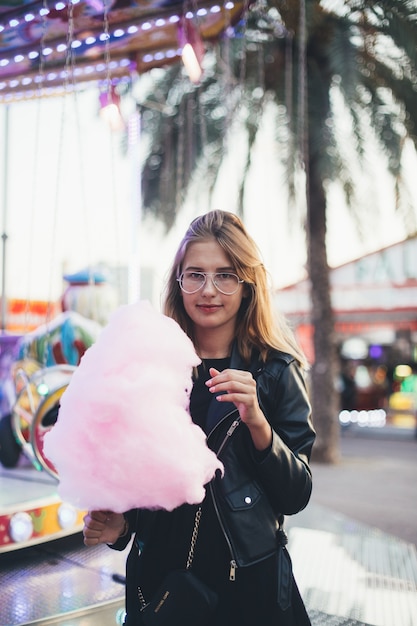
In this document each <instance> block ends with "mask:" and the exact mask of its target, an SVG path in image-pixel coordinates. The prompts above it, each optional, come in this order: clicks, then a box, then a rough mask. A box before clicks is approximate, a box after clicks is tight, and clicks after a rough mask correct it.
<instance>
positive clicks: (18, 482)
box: [0, 311, 98, 552]
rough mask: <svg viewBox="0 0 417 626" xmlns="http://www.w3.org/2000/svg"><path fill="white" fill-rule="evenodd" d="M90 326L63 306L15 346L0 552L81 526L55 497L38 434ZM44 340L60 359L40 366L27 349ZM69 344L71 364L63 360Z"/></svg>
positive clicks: (49, 423) (0, 432)
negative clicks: (50, 323)
mask: <svg viewBox="0 0 417 626" xmlns="http://www.w3.org/2000/svg"><path fill="white" fill-rule="evenodd" d="M95 328H96V327H95V325H94V324H93V323H92V322H91V320H83V318H82V316H80V315H79V314H77V313H75V312H71V311H68V312H66V313H63V314H61V315H60V316H58V317H57V318H56V320H55V322H54V324H53V326H50V327H48V329H47V330H46V329H45V328H41V329H40V330H38V331H37V332H35V333H31V334H28V335H27V336H26V337H24V338H23V339H22V340H21V342H20V343H21V345H20V346H19V344H18V346H17V356H18V357H19V356H22V358H18V359H17V360H16V361H15V363H14V364H13V365H12V376H13V384H14V387H15V401H14V403H13V404H12V407H11V411H10V413H8V414H6V415H4V416H3V417H2V418H1V422H0V424H1V427H0V461H1V463H2V466H3V467H2V468H1V472H0V484H1V496H0V552H6V551H10V550H16V549H20V548H23V547H27V546H30V545H34V544H37V543H41V542H45V541H50V540H53V539H56V538H59V537H63V536H65V535H68V534H72V533H75V532H79V531H80V529H81V528H82V518H83V512H82V511H79V510H77V509H75V508H74V507H73V506H72V505H70V504H67V503H65V502H62V501H61V500H60V498H59V497H58V494H57V485H58V482H59V477H58V474H57V472H56V469H55V468H54V466H53V464H52V463H51V462H50V461H49V460H48V459H47V458H46V457H45V455H44V453H43V438H44V436H45V434H46V433H47V432H48V430H50V429H51V428H52V427H53V425H54V424H55V422H56V420H57V415H58V409H59V401H60V398H61V396H62V394H63V393H64V391H65V389H66V388H67V386H68V384H69V381H70V379H71V376H72V374H73V372H74V370H75V369H76V365H77V363H78V362H79V359H80V357H81V356H82V354H83V352H84V351H85V350H86V349H87V348H88V347H89V346H90V345H91V344H92V343H93V341H94V338H95V336H96V333H94V332H93V333H92V332H91V330H92V329H95ZM97 332H98V325H97ZM67 337H71V338H70V340H69V341H68V338H67ZM49 341H50V342H51V343H50V346H52V349H51V350H50V356H49V360H50V359H53V360H54V361H55V358H54V356H53V355H54V353H55V355H58V354H60V357H61V362H58V363H56V362H54V364H53V365H49V366H47V367H44V366H42V364H41V362H39V360H37V359H35V358H33V357H32V356H28V354H29V353H31V354H34V350H33V348H34V346H40V347H41V350H45V349H47V348H48V342H49ZM69 342H70V343H69ZM62 346H64V350H62ZM68 349H70V350H71V352H72V357H71V356H70V357H69V360H71V361H72V363H73V364H70V363H68V362H65V358H68V356H69V354H68ZM19 352H20V353H21V354H19Z"/></svg>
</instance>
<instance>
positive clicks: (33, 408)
mask: <svg viewBox="0 0 417 626" xmlns="http://www.w3.org/2000/svg"><path fill="white" fill-rule="evenodd" d="M248 6H249V3H246V2H242V1H240V0H233V1H228V2H220V3H218V2H216V1H215V0H201V1H200V0H199V1H198V2H183V1H182V0H177V1H176V0H170V1H169V2H164V3H160V2H158V0H149V1H147V2H139V1H138V0H127V1H124V0H123V1H119V0H105V1H103V2H102V1H98V2H97V1H96V0H94V1H90V0H64V1H63V2H55V1H51V0H36V1H33V2H26V1H25V0H19V1H16V0H15V1H10V2H7V1H6V2H3V3H1V7H0V107H3V111H4V119H5V125H6V127H5V133H4V135H5V142H4V153H5V164H4V167H5V172H4V190H3V199H4V206H3V215H4V218H3V235H2V242H3V288H2V297H1V302H2V311H1V317H2V320H1V322H2V333H1V336H0V369H1V374H0V375H1V380H0V385H1V398H0V400H1V412H0V488H1V489H0V571H1V574H0V578H1V584H2V590H3V594H2V595H3V599H2V603H1V608H0V623H1V624H7V626H23V625H28V624H34V623H36V624H40V623H42V624H64V623H65V624H68V625H69V624H71V626H73V625H74V626H75V625H76V624H79V625H80V626H81V624H82V625H83V626H87V625H90V624H100V626H103V625H106V624H109V625H110V624H119V623H122V620H123V603H124V588H123V583H124V577H123V575H124V561H125V555H124V554H119V553H117V554H112V551H109V550H107V549H106V548H105V547H104V548H103V547H97V549H91V550H88V551H85V550H83V546H82V535H81V529H82V525H83V517H84V515H85V511H84V510H80V509H77V508H76V507H74V506H73V505H72V504H71V503H68V502H65V501H63V500H62V499H61V498H60V497H59V495H58V485H59V480H60V479H59V474H58V472H57V470H56V468H55V467H54V465H53V463H51V462H50V461H49V460H48V458H47V457H46V456H45V454H44V451H43V440H44V437H45V435H46V433H48V432H49V431H50V430H51V429H52V428H53V427H54V425H55V423H56V421H57V416H58V412H59V408H60V400H61V397H62V395H63V394H64V392H65V391H66V389H67V387H68V385H69V383H70V381H71V378H72V376H73V374H74V371H75V370H76V369H77V367H78V366H79V364H80V360H81V358H82V356H83V354H84V353H85V351H86V350H88V348H89V347H90V346H92V345H93V344H94V342H95V341H96V340H97V337H98V336H99V334H100V332H101V330H102V328H103V324H105V322H106V319H105V318H106V315H105V316H104V319H103V317H101V318H100V316H97V315H96V314H94V315H93V314H92V313H91V310H89V309H88V310H86V309H85V308H84V307H83V306H81V304H80V303H82V302H83V303H84V304H85V303H86V302H91V299H93V300H94V307H93V308H94V311H95V313H97V311H99V312H100V311H101V312H103V310H105V312H106V314H107V313H108V312H109V311H110V310H111V309H112V308H114V306H115V305H117V304H118V303H117V301H116V300H117V299H115V298H114V297H113V296H114V294H110V296H109V290H108V289H107V288H110V287H109V285H107V287H106V285H103V283H104V282H105V281H103V280H102V279H101V278H97V275H96V274H94V272H93V270H92V268H87V269H86V270H85V271H84V275H83V276H82V277H81V278H80V276H79V275H77V276H66V277H65V276H64V278H65V279H66V280H67V281H68V282H69V287H68V290H67V292H66V293H65V294H64V296H63V297H62V299H61V301H60V302H58V303H57V302H49V303H48V306H47V307H46V310H45V317H44V319H43V321H40V320H39V318H38V320H37V322H38V323H37V324H33V323H27V324H26V323H24V324H20V325H18V327H14V326H13V325H12V324H9V323H8V319H7V318H8V308H7V306H8V304H7V303H8V294H7V292H6V288H5V279H4V276H5V274H6V259H7V250H6V244H7V239H8V235H7V226H6V224H7V220H6V215H7V199H8V189H7V183H8V178H9V176H8V174H9V172H8V141H10V137H9V132H8V127H7V122H8V119H9V113H10V110H11V109H12V107H13V105H14V103H16V102H18V103H21V102H22V101H23V102H24V101H26V100H36V101H39V102H40V101H42V100H43V99H45V98H51V97H53V96H55V95H57V96H59V97H60V98H65V99H67V98H69V99H70V98H76V94H77V92H78V91H79V90H80V89H83V88H85V87H86V86H87V85H88V86H94V85H95V86H96V88H97V91H98V92H99V94H100V106H101V107H102V108H105V107H106V106H107V105H108V106H110V107H111V106H114V105H116V107H117V105H118V104H119V100H120V96H119V93H120V88H121V86H123V85H126V84H127V83H130V82H131V81H132V80H133V78H134V77H137V76H139V75H142V74H144V73H146V72H148V71H149V70H152V69H153V68H161V67H166V66H168V65H172V64H173V63H182V62H183V63H184V67H185V69H186V71H187V73H188V75H189V79H190V81H191V82H192V83H195V84H198V81H199V77H200V75H201V72H202V61H203V56H204V48H205V47H207V46H210V42H212V41H216V39H218V38H219V37H220V36H222V34H223V33H224V32H226V30H227V29H233V26H234V25H235V24H237V23H238V22H239V21H240V20H241V19H242V17H243V16H244V12H245V11H246V10H247V8H248ZM187 51H188V54H189V53H190V52H191V65H189V64H188V65H187V63H188V61H187V58H188V57H187V54H186V52H187ZM59 150H60V154H59V155H58V161H60V160H62V153H63V152H65V145H63V144H61V145H60V148H59ZM36 166H38V165H36ZM57 167H58V168H59V167H60V166H59V163H58V166H57ZM63 168H64V166H63V165H62V164H61V169H63ZM56 178H59V176H57V177H56ZM59 195H60V194H59V193H57V194H56V196H57V199H58V202H57V203H56V204H57V205H59ZM53 219H54V218H52V220H53ZM106 289H107V291H106ZM110 291H111V289H110ZM92 293H93V296H92ZM97 294H99V296H97ZM96 296H97V297H99V298H101V300H100V301H99V302H97V301H96ZM103 297H104V300H103ZM31 306H32V302H30V300H29V297H28V300H27V302H26V304H25V303H23V304H22V307H23V309H24V310H25V311H26V313H27V312H28V311H29V312H30V310H31ZM9 310H10V309H9ZM22 315H23V313H22ZM29 317H30V316H29ZM85 428H88V424H85ZM101 548H103V549H101ZM64 618H67V621H65V620H64Z"/></svg>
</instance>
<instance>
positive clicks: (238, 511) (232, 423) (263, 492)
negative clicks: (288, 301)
mask: <svg viewBox="0 0 417 626" xmlns="http://www.w3.org/2000/svg"><path fill="white" fill-rule="evenodd" d="M230 367H231V368H235V369H242V370H250V371H251V372H252V374H253V376H254V378H255V379H256V381H257V391H258V400H259V404H260V407H261V409H262V411H263V413H264V415H265V416H266V418H267V420H268V421H269V423H270V424H271V428H272V434H273V438H272V445H271V447H270V448H269V449H268V450H267V451H264V452H262V453H259V452H257V451H256V449H255V447H254V446H253V443H252V439H251V437H250V433H249V430H248V428H247V427H246V426H245V424H244V423H243V422H241V421H240V418H239V414H238V411H237V409H236V408H235V406H234V405H233V404H231V403H226V402H221V403H220V402H217V401H216V400H215V399H214V398H213V400H212V402H211V405H210V409H209V414H210V411H215V412H216V414H217V417H220V421H219V422H218V423H217V425H216V427H215V428H214V429H213V430H212V432H210V433H209V435H208V439H207V442H208V445H209V446H210V447H211V448H212V449H213V450H214V451H215V452H216V453H218V454H219V458H220V459H221V461H222V462H223V464H224V469H225V471H224V476H223V477H220V476H216V478H215V479H213V481H212V482H211V483H210V486H209V488H210V489H211V492H212V497H213V502H214V506H215V510H216V513H217V516H218V519H219V522H220V525H221V528H222V530H223V533H224V536H225V538H226V541H227V543H228V546H229V549H230V554H231V563H232V565H236V566H237V567H245V566H248V565H250V564H253V563H256V562H258V561H260V560H262V559H264V558H267V557H268V556H270V555H272V554H273V553H274V551H276V549H277V531H278V529H279V526H280V523H282V520H283V516H284V515H291V514H294V513H297V512H298V511H300V510H302V509H303V508H304V507H305V506H306V505H307V503H308V501H309V499H310V495H311V488H312V482H311V472H310V469H309V466H308V462H309V458H310V453H311V449H312V445H313V442H314V439H315V433H314V430H313V426H312V422H311V409H310V403H309V400H308V396H307V391H306V385H305V381H304V378H303V375H302V373H301V371H300V368H299V367H298V365H297V363H296V361H295V360H294V358H293V357H292V356H291V355H289V354H286V353H283V352H278V351H277V352H275V353H273V354H272V355H271V357H270V358H269V359H268V361H267V362H266V363H262V362H261V361H260V360H259V359H258V358H256V357H255V358H253V359H252V361H251V363H250V366H249V367H248V365H247V364H245V363H244V362H243V360H242V358H241V357H240V355H239V353H238V352H237V350H236V349H234V350H233V352H232V357H231V363H230ZM132 513H133V512H129V513H128V514H125V517H126V518H127V519H128V521H129V523H130V524H131V526H132V531H133V530H134V520H135V517H133V515H132ZM129 539H130V536H129V535H128V536H126V537H124V538H121V539H119V540H118V541H117V542H116V543H115V544H114V546H113V547H114V548H116V549H124V547H125V546H126V545H127V543H128V541H129Z"/></svg>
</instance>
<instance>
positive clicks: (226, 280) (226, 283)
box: [213, 272, 239, 295]
mask: <svg viewBox="0 0 417 626" xmlns="http://www.w3.org/2000/svg"><path fill="white" fill-rule="evenodd" d="M213 279H214V284H215V285H216V287H217V289H218V290H219V291H221V292H222V293H224V294H226V295H232V294H233V293H235V291H237V288H238V287H239V278H238V276H236V274H229V273H228V272H221V273H220V274H215V275H214V277H213Z"/></svg>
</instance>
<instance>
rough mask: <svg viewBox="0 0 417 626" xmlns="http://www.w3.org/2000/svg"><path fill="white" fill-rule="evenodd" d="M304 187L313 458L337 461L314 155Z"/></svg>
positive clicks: (331, 343) (330, 325) (322, 224)
mask: <svg viewBox="0 0 417 626" xmlns="http://www.w3.org/2000/svg"><path fill="white" fill-rule="evenodd" d="M307 189H308V192H307V205H308V207H307V239H308V272H309V277H310V289H311V294H310V302H311V313H310V315H311V324H312V326H313V346H314V363H313V366H312V370H311V399H312V407H313V421H314V426H315V428H316V431H317V439H316V443H315V445H314V448H313V460H315V461H319V462H323V463H336V462H337V461H338V459H339V435H340V427H339V419H338V413H339V398H338V394H337V391H336V387H335V381H336V377H337V373H338V366H337V359H336V346H335V339H334V337H335V332H334V318H333V310H332V304H331V294H330V276H329V266H328V263H327V250H326V231H327V225H326V194H325V190H324V185H323V181H322V177H321V175H320V172H319V171H318V163H317V159H315V158H310V159H309V160H308V184H307Z"/></svg>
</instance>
